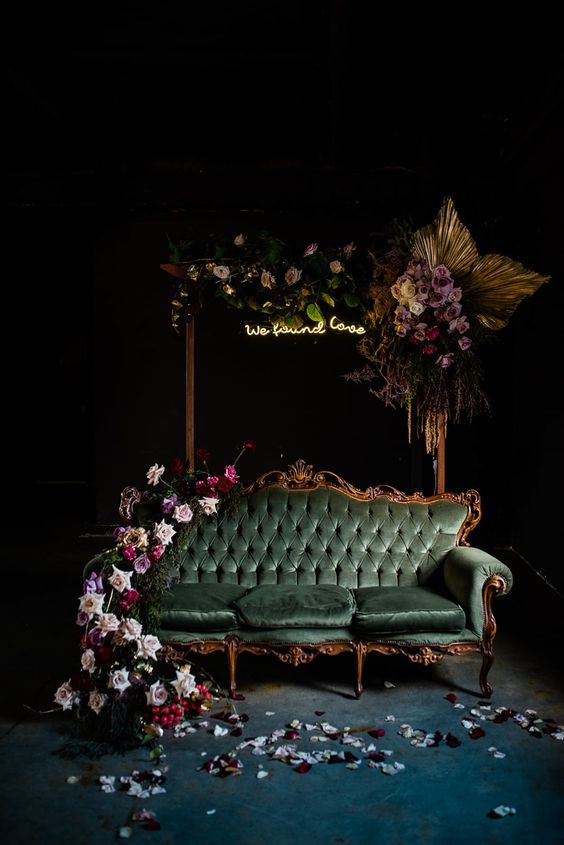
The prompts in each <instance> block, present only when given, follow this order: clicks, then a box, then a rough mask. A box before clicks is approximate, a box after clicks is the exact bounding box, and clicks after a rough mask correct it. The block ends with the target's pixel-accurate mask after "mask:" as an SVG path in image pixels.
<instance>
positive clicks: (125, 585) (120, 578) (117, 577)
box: [108, 564, 131, 593]
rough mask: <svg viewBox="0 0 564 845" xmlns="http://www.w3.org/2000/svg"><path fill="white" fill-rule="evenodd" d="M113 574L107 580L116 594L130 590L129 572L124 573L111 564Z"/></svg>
mask: <svg viewBox="0 0 564 845" xmlns="http://www.w3.org/2000/svg"><path fill="white" fill-rule="evenodd" d="M112 568H113V570H114V571H113V573H112V575H110V577H109V578H108V583H109V584H111V585H112V587H113V588H114V590H117V591H118V593H123V591H124V590H131V572H124V571H123V570H122V569H118V568H117V566H115V565H114V564H112Z"/></svg>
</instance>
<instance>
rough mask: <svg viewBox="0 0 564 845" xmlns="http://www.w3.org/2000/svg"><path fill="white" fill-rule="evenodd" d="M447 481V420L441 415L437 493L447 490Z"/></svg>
mask: <svg viewBox="0 0 564 845" xmlns="http://www.w3.org/2000/svg"><path fill="white" fill-rule="evenodd" d="M445 483H446V420H445V418H444V416H443V415H442V414H440V415H439V442H438V445H437V482H436V485H437V489H436V492H437V493H444V492H445V489H446V488H445Z"/></svg>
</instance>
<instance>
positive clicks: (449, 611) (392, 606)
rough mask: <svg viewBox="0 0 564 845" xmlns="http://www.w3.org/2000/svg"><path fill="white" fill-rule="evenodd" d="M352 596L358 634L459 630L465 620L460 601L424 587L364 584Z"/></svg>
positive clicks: (354, 624) (354, 620)
mask: <svg viewBox="0 0 564 845" xmlns="http://www.w3.org/2000/svg"><path fill="white" fill-rule="evenodd" d="M354 596H355V600H356V607H357V610H356V613H355V615H354V619H353V626H354V628H355V629H356V630H357V631H358V632H360V633H361V634H374V635H379V636H380V635H385V634H415V633H435V632H436V633H439V632H459V631H462V629H463V628H464V626H465V624H466V617H465V615H464V611H463V610H462V608H461V607H460V605H459V604H456V602H454V601H451V600H450V599H447V598H445V597H444V596H441V595H439V594H438V593H434V592H433V591H432V590H429V589H427V588H425V587H364V588H361V589H359V590H355V591H354Z"/></svg>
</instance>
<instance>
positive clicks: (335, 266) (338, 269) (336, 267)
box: [329, 261, 345, 273]
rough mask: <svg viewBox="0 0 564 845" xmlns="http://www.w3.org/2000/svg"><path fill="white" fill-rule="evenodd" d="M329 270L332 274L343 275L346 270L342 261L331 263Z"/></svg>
mask: <svg viewBox="0 0 564 845" xmlns="http://www.w3.org/2000/svg"><path fill="white" fill-rule="evenodd" d="M329 269H330V270H331V272H332V273H342V272H343V270H344V269H345V268H344V267H343V265H342V264H341V262H340V261H331V263H330V264H329Z"/></svg>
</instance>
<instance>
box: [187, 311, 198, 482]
mask: <svg viewBox="0 0 564 845" xmlns="http://www.w3.org/2000/svg"><path fill="white" fill-rule="evenodd" d="M195 337H196V321H195V319H194V317H192V318H191V319H190V320H188V322H187V323H186V432H185V435H186V444H185V445H186V461H187V462H188V465H189V467H190V469H194V467H195V462H194V452H195V450H196V430H195V425H196V415H195V412H194V409H195V395H194V389H195V368H194V348H195Z"/></svg>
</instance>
